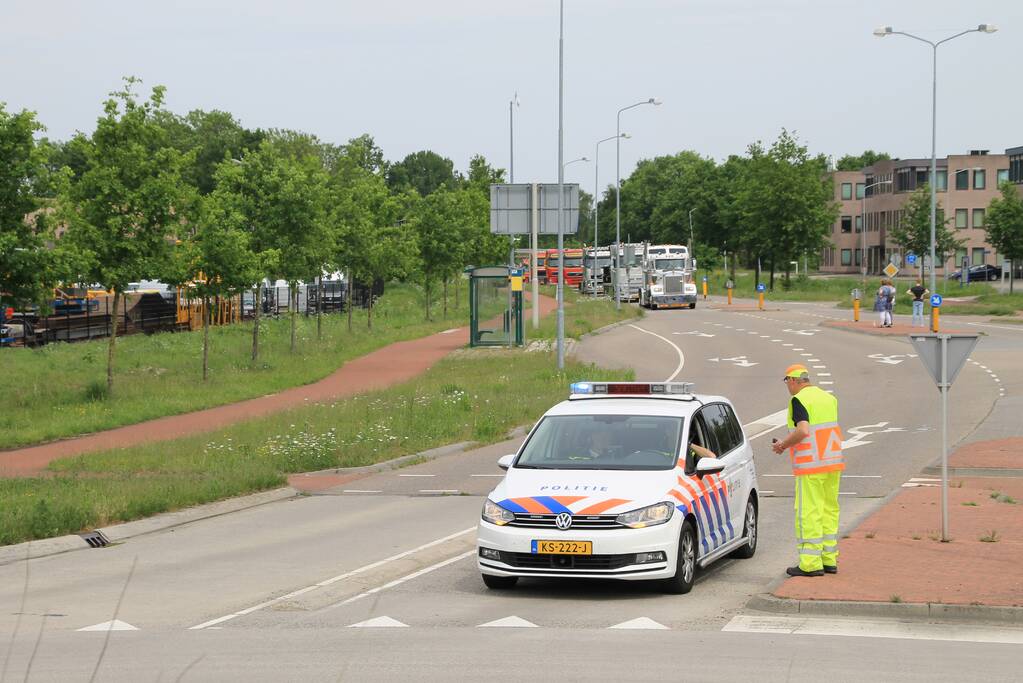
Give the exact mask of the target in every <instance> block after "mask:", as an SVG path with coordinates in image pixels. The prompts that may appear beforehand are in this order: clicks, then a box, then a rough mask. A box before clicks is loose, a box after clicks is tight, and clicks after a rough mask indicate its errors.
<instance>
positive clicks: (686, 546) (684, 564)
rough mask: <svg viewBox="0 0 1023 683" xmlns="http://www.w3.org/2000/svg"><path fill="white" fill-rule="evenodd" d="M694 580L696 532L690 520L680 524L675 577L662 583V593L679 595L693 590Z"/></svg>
mask: <svg viewBox="0 0 1023 683" xmlns="http://www.w3.org/2000/svg"><path fill="white" fill-rule="evenodd" d="M695 580H696V531H695V530H694V529H693V523H692V521H691V520H688V519H687V520H686V521H684V522H682V531H681V533H679V536H678V552H677V553H675V576H673V577H671V578H670V579H667V580H665V582H664V591H665V592H666V593H674V594H676V595H681V594H684V593H688V592H689V591H691V590H693V581H695Z"/></svg>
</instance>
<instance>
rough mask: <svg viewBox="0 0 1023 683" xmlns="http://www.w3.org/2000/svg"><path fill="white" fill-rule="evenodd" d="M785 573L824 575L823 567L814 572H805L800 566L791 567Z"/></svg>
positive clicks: (790, 574) (791, 574) (792, 574)
mask: <svg viewBox="0 0 1023 683" xmlns="http://www.w3.org/2000/svg"><path fill="white" fill-rule="evenodd" d="M785 573H786V574H788V575H789V576H824V570H823V569H817V570H815V571H812V572H804V571H803V570H802V569H800V568H799V567H798V566H795V567H789V568H788V569H786V570H785Z"/></svg>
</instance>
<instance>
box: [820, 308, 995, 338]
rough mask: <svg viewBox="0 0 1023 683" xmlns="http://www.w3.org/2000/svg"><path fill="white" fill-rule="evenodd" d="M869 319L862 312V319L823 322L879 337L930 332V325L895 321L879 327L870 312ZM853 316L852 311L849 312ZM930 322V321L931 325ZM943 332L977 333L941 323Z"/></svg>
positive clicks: (823, 324) (841, 328) (940, 327)
mask: <svg viewBox="0 0 1023 683" xmlns="http://www.w3.org/2000/svg"><path fill="white" fill-rule="evenodd" d="M869 315H870V318H869V319H864V315H863V314H862V313H861V314H860V321H859V322H854V321H852V320H826V321H824V322H822V323H821V325H822V326H824V327H835V328H838V329H840V330H849V331H851V332H862V333H864V334H874V335H877V336H879V337H905V336H908V335H911V334H930V333H931V329H930V327H914V326H912V325H907V324H906V323H904V322H899V321H898V320H896V321H895V324H894V325H892V326H891V327H878V324H877V315H876V314H873V313H871V314H869ZM849 316H850V317H852V313H851V312H850V313H849ZM929 324H930V323H928V325H929ZM939 325H940V326H939V329H940V331H941V332H943V333H946V334H976V332H970V331H968V330H955V329H951V328H946V327H945V325H944V324H939Z"/></svg>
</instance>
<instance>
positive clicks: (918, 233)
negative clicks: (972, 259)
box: [891, 185, 966, 276]
mask: <svg viewBox="0 0 1023 683" xmlns="http://www.w3.org/2000/svg"><path fill="white" fill-rule="evenodd" d="M948 222H949V221H948V219H946V218H945V209H943V208H942V206H941V203H940V202H939V203H938V206H937V213H936V218H935V222H934V234H935V241H934V245H935V246H934V253H935V258H936V260H937V263H945V261H947V260H948V259H949V258H950V257H951V256H952V255H954V254H955V251H956V249H959V248H960V247H962V246H963V245H964V244H966V241H965V240H959V239H956V236H955V233H954V232H953V231H952V230H951V229H950V228H949V227H948ZM891 236H892V240H894V241H895V243H896V244H898V245H899V246H901V247H902V248H903V249H904V250H905V251H907V252H912V253H914V254H918V255H920V257H921V258H923V256H924V255H925V254H926V255H928V260H929V255H930V253H931V190H930V187H929V186H928V185H921V186H920V187H918V188H917V189H916V190H914V191H913V193H912V194H911V195H910V196H909V199H908V200H907V201H906V205H905V208H904V209H903V213H902V218H901V220H899V221H898V222H897V223H896V224H895V226H894V227H893V228H892V229H891ZM937 263H933V264H931V267H932V268H935V267H937ZM922 275H924V276H926V273H922Z"/></svg>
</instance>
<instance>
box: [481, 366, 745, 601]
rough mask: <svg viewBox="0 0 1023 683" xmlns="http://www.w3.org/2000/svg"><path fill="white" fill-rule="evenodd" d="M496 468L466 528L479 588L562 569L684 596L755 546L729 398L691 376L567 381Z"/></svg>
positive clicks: (741, 443) (741, 444)
mask: <svg viewBox="0 0 1023 683" xmlns="http://www.w3.org/2000/svg"><path fill="white" fill-rule="evenodd" d="M690 444H693V445H695V446H696V447H695V448H690ZM701 447H702V448H705V449H709V450H710V451H712V452H713V453H714V454H716V455H717V457H716V458H711V457H699V455H698V453H697V452H698V451H700V450H701ZM498 465H499V466H500V467H501V468H502V469H506V470H507V473H506V474H505V476H504V478H503V479H502V480H501V483H500V484H498V486H497V488H495V489H494V490H493V491H492V492H491V493H490V495H489V496H488V497H487V500H486V502H485V503H484V505H483V513H482V518H481V519H480V522H479V527H478V530H477V562H478V566H479V570H480V572H481V573H482V575H483V582H484V583H485V584H486V585H487V586H488V587H489V588H493V589H502V588H511V587H512V586H514V585H515V583H516V582H517V581H518V579H519V578H520V577H533V576H536V577H558V576H561V577H573V578H604V579H607V578H611V579H625V580H661V581H662V582H663V586H664V589H665V590H666V591H667V592H671V593H688V592H689V591H690V590H691V589H692V587H693V580H694V579H695V577H696V573H697V571H698V569H699V568H702V567H705V566H707V565H709V564H710V563H711V562H713V561H715V560H717V559H719V558H722V557H724V556H726V555H732V556H733V557H740V558H750V557H752V556H753V554H754V552H756V549H757V510H758V504H759V499H758V493H757V476H756V468H755V466H754V463H753V451H752V448H751V447H750V444H749V441H748V440H747V439H746V437H745V435H744V434H743V431H742V427H741V426H740V424H739V421H738V419H737V418H736V416H735V410H734V409H733V407H732V405H731V404H730V403H729V401H728V400H727V399H725V398H723V397H720V396H706V395H702V394H695V393H693V385H692V384H691V383H682V382H674V383H667V382H666V383H643V382H611V383H605V382H577V383H575V384H573V385H572V387H571V395H570V397H569V399H568V400H567V401H563V402H561V403H559V404H558V405H556V406H554V407H553V408H551V409H550V410H548V411H547V413H546V414H544V416H543V417H542V418H541V419H540V421H539V422H537V424H536V426H534V427H533V429H532V431H531V432H530V434H529V436H528V438H527V439H526V441H525V442H524V443H523V444H522V447H521V448H520V450H519V452H518V453H517V454H514V455H506V456H504V457H503V458H501V459H500V460H499V461H498Z"/></svg>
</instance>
